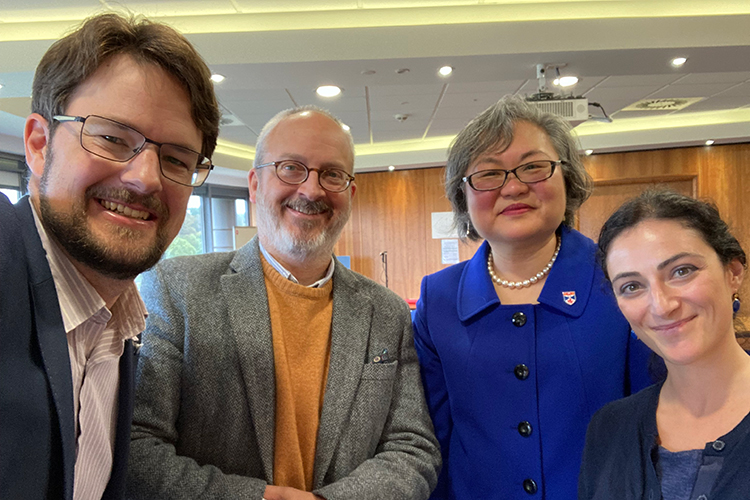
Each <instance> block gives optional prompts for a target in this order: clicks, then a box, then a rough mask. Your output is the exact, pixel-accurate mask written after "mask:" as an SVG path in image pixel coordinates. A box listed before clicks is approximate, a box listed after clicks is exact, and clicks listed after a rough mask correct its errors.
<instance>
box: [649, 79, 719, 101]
mask: <svg viewBox="0 0 750 500" xmlns="http://www.w3.org/2000/svg"><path fill="white" fill-rule="evenodd" d="M732 85H733V84H731V83H714V84H704V85H670V86H668V87H666V88H663V89H662V90H659V91H658V92H655V93H653V94H651V95H650V96H649V98H654V99H662V98H665V97H711V96H712V95H714V94H718V93H719V92H721V91H724V90H727V89H728V88H729V87H731V86H732Z"/></svg>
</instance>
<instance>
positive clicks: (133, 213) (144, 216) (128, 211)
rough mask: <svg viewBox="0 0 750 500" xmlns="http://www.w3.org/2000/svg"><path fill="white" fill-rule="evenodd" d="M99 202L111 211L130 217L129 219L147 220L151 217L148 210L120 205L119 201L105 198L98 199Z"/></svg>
mask: <svg viewBox="0 0 750 500" xmlns="http://www.w3.org/2000/svg"><path fill="white" fill-rule="evenodd" d="M99 204H100V205H101V206H103V207H104V208H106V209H107V210H109V211H111V212H115V213H117V214H120V215H124V216H125V217H130V218H131V219H140V220H149V219H150V218H151V214H150V213H148V212H143V211H141V210H133V209H132V208H130V207H126V206H125V205H121V204H119V203H114V202H111V201H107V200H99Z"/></svg>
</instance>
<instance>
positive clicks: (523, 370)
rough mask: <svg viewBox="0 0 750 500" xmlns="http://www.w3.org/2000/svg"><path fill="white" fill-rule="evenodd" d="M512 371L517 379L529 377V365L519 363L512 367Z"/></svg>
mask: <svg viewBox="0 0 750 500" xmlns="http://www.w3.org/2000/svg"><path fill="white" fill-rule="evenodd" d="M513 373H514V374H515V376H516V378H517V379H518V380H526V379H527V378H529V367H528V366H526V365H524V364H523V363H521V364H520V365H516V367H515V368H513Z"/></svg>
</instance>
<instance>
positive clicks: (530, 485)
mask: <svg viewBox="0 0 750 500" xmlns="http://www.w3.org/2000/svg"><path fill="white" fill-rule="evenodd" d="M537 489H538V488H537V486H536V481H534V480H533V479H524V480H523V491H525V492H526V493H528V494H529V495H533V494H534V493H536V491H537Z"/></svg>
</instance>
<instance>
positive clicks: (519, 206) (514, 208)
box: [500, 204, 531, 214]
mask: <svg viewBox="0 0 750 500" xmlns="http://www.w3.org/2000/svg"><path fill="white" fill-rule="evenodd" d="M520 210H531V207H530V206H528V205H523V204H515V205H509V206H507V207H505V208H504V209H503V211H502V212H500V213H503V214H504V213H507V212H518V211H520Z"/></svg>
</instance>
